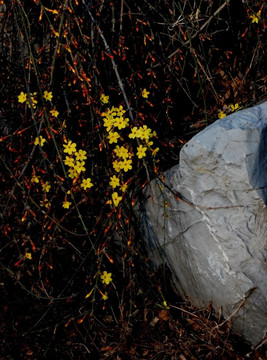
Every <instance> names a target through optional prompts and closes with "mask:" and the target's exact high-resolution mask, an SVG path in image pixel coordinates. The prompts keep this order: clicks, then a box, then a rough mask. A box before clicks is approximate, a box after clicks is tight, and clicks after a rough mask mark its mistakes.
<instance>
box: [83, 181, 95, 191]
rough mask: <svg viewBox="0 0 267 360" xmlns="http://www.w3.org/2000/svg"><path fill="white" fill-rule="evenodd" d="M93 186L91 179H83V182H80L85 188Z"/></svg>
mask: <svg viewBox="0 0 267 360" xmlns="http://www.w3.org/2000/svg"><path fill="white" fill-rule="evenodd" d="M92 186H93V184H92V182H91V179H90V178H87V179H83V182H82V184H81V187H82V188H83V189H84V190H86V189H87V188H88V189H90V188H91V187H92Z"/></svg>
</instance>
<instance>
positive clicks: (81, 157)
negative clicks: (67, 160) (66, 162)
mask: <svg viewBox="0 0 267 360" xmlns="http://www.w3.org/2000/svg"><path fill="white" fill-rule="evenodd" d="M75 156H76V160H81V161H82V160H86V159H87V156H86V151H84V150H79V151H78V152H76V153H75Z"/></svg>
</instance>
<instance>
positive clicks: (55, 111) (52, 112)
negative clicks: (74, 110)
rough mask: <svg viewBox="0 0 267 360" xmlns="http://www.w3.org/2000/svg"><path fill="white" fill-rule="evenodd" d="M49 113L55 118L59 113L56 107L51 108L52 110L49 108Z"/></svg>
mask: <svg viewBox="0 0 267 360" xmlns="http://www.w3.org/2000/svg"><path fill="white" fill-rule="evenodd" d="M50 114H51V115H52V116H54V117H55V118H57V117H58V115H59V112H58V111H57V110H56V109H53V110H50Z"/></svg>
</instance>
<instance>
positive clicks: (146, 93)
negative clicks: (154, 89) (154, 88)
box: [142, 89, 150, 99]
mask: <svg viewBox="0 0 267 360" xmlns="http://www.w3.org/2000/svg"><path fill="white" fill-rule="evenodd" d="M149 94H150V92H149V91H147V89H143V90H142V96H143V98H145V99H147V98H148V95H149Z"/></svg>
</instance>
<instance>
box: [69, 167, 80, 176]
mask: <svg viewBox="0 0 267 360" xmlns="http://www.w3.org/2000/svg"><path fill="white" fill-rule="evenodd" d="M77 176H79V174H78V173H77V172H76V171H75V169H74V168H70V169H69V171H68V177H70V178H71V179H74V178H76V177H77Z"/></svg>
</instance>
